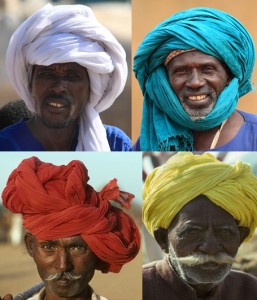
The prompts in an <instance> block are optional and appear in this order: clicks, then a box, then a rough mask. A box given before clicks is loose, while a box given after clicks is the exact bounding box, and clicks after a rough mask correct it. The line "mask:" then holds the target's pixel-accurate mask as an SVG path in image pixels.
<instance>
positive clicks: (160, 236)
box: [154, 227, 169, 253]
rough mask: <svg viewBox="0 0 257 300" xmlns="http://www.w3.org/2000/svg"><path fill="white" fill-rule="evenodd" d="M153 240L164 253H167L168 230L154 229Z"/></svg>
mask: <svg viewBox="0 0 257 300" xmlns="http://www.w3.org/2000/svg"><path fill="white" fill-rule="evenodd" d="M154 238H155V240H156V242H157V243H158V244H159V246H160V247H161V249H162V251H164V252H165V253H168V252H169V243H168V230H167V229H164V228H161V227H158V228H155V229H154Z"/></svg>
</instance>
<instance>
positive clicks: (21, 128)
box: [0, 120, 132, 151]
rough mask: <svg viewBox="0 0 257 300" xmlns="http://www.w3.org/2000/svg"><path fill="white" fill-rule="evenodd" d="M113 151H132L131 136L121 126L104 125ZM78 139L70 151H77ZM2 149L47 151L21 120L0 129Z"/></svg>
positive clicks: (0, 147)
mask: <svg viewBox="0 0 257 300" xmlns="http://www.w3.org/2000/svg"><path fill="white" fill-rule="evenodd" d="M104 127H105V130H106V134H107V139H108V143H109V145H110V149H111V151H131V146H132V145H131V140H130V138H129V137H128V136H127V135H126V134H125V133H124V132H123V131H122V130H120V129H119V128H117V127H114V126H110V125H104ZM76 145H77V140H76V141H74V143H73V145H72V148H71V150H70V151H75V148H76ZM0 151H46V150H45V149H44V147H43V146H42V145H41V144H40V143H39V142H38V140H37V139H36V138H35V137H34V136H33V135H32V133H31V132H30V130H29V128H28V126H27V125H26V122H25V121H24V120H21V121H19V122H17V123H15V124H13V125H11V126H9V127H7V128H5V129H3V130H1V131H0Z"/></svg>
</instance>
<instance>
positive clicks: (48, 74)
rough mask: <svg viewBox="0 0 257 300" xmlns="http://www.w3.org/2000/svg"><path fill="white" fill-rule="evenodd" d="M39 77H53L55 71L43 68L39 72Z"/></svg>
mask: <svg viewBox="0 0 257 300" xmlns="http://www.w3.org/2000/svg"><path fill="white" fill-rule="evenodd" d="M37 76H38V78H40V79H52V78H53V77H54V75H53V73H52V72H51V71H50V70H42V71H39V72H38V73H37Z"/></svg>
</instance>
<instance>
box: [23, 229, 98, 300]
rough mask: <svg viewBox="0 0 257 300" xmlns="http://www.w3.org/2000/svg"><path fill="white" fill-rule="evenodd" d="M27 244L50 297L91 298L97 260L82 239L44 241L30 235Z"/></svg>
mask: <svg viewBox="0 0 257 300" xmlns="http://www.w3.org/2000/svg"><path fill="white" fill-rule="evenodd" d="M25 241H26V245H27V248H28V251H29V253H30V255H31V256H32V257H33V259H34V261H35V263H36V265H37V269H38V273H39V276H40V277H41V279H42V280H43V282H44V284H45V287H46V291H47V293H51V294H53V295H55V296H57V297H65V298H73V297H84V298H86V297H87V296H88V294H87V293H88V283H89V281H90V280H91V279H92V277H93V275H94V271H95V267H96V263H97V257H96V256H95V254H94V253H93V252H92V251H91V250H90V249H89V247H88V245H87V244H86V243H85V241H84V240H83V239H82V238H81V236H79V235H76V236H72V237H68V238H62V239H57V240H46V241H45V240H37V239H36V238H35V237H34V236H32V235H27V236H26V239H25Z"/></svg>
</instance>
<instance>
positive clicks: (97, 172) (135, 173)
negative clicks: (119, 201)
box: [0, 152, 142, 204]
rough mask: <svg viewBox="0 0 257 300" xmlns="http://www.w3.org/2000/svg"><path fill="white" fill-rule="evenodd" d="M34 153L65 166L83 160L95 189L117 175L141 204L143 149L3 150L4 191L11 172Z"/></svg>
mask: <svg viewBox="0 0 257 300" xmlns="http://www.w3.org/2000/svg"><path fill="white" fill-rule="evenodd" d="M31 156H36V157H38V158H39V159H40V160H41V161H44V162H50V163H53V164H55V165H63V164H65V165H66V164H67V163H69V162H70V161H71V160H80V161H82V162H83V163H84V164H85V166H86V167H87V169H88V174H89V177H90V180H89V184H91V185H92V186H93V187H94V189H95V190H96V191H100V190H101V189H102V188H103V187H104V185H105V184H107V183H108V182H109V181H110V180H111V179H113V178H117V179H118V185H119V187H120V189H121V190H124V191H127V192H130V193H133V194H134V195H135V196H136V197H135V199H134V201H136V202H137V203H139V204H140V203H141V191H142V154H141V153H140V152H122V153H121V152H108V153H107V152H2V153H0V170H1V176H0V193H1V194H2V191H3V189H4V187H5V185H6V181H7V179H8V177H9V175H10V173H11V172H12V171H13V170H14V169H15V168H16V167H17V166H18V165H19V163H20V162H21V161H22V160H23V159H25V158H29V157H31ZM1 202H2V200H1V201H0V203H1Z"/></svg>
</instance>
